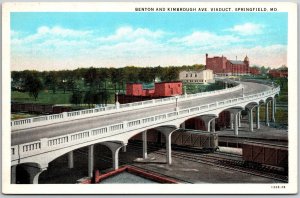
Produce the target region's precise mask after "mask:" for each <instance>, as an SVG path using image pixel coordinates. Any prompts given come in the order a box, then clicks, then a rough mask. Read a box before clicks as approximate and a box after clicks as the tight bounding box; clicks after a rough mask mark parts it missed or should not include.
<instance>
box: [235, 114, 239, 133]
mask: <svg viewBox="0 0 300 198" xmlns="http://www.w3.org/2000/svg"><path fill="white" fill-rule="evenodd" d="M238 116H239V113H235V114H234V135H236V136H238V134H239V126H238Z"/></svg>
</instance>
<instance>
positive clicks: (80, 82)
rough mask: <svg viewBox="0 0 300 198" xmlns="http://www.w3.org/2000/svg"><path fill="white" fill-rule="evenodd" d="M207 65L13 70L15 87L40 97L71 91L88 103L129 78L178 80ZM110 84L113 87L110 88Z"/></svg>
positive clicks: (77, 100)
mask: <svg viewBox="0 0 300 198" xmlns="http://www.w3.org/2000/svg"><path fill="white" fill-rule="evenodd" d="M188 69H190V70H194V69H204V66H203V65H192V66H180V67H175V66H170V67H161V66H157V67H135V66H128V67H124V68H95V67H90V68H78V69H75V70H61V71H42V72H39V71H35V70H24V71H13V72H12V73H11V78H12V89H13V90H17V91H23V92H28V93H29V95H30V96H32V97H34V99H35V100H36V99H37V98H38V95H39V92H40V91H41V90H43V89H47V90H51V91H52V92H53V94H55V93H56V91H57V90H63V91H64V93H65V92H66V91H71V92H72V96H71V98H70V102H71V103H73V104H80V103H81V102H82V100H83V101H84V102H85V103H88V104H95V103H99V101H105V102H106V103H107V100H108V97H109V89H111V86H112V87H113V88H112V89H113V90H114V92H116V91H117V90H118V91H120V90H124V84H126V83H128V82H146V83H149V82H153V81H155V79H159V80H161V81H175V80H178V76H179V72H180V71H181V70H188ZM109 86H110V88H109Z"/></svg>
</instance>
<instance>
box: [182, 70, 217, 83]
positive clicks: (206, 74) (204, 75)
mask: <svg viewBox="0 0 300 198" xmlns="http://www.w3.org/2000/svg"><path fill="white" fill-rule="evenodd" d="M179 80H181V81H182V82H188V83H201V84H207V83H213V82H214V74H213V71H212V70H210V69H206V70H200V71H181V72H180V73H179Z"/></svg>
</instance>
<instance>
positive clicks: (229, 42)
mask: <svg viewBox="0 0 300 198" xmlns="http://www.w3.org/2000/svg"><path fill="white" fill-rule="evenodd" d="M287 20H288V15H287V13H283V12H276V13H275V12H274V13H270V12H268V13H264V12H261V13H258V12H257V13H255V12H254V13H251V12H241V13H240V12H173V13H170V12H168V13H166V12H136V13H135V12H98V13H93V12H86V13H83V12H13V13H11V21H10V26H11V69H12V70H25V69H35V70H40V71H42V70H62V69H76V68H78V67H91V66H94V67H124V66H130V65H134V66H158V65H160V66H171V65H174V66H181V65H193V64H205V54H206V53H208V56H209V57H213V56H222V55H224V56H226V57H227V58H228V59H230V60H235V59H236V58H237V59H238V60H243V59H244V57H245V56H246V55H247V56H248V57H249V60H250V65H259V66H262V65H264V66H269V67H273V68H276V67H280V66H281V65H286V62H287V30H288V27H287Z"/></svg>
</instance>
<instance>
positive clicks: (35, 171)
mask: <svg viewBox="0 0 300 198" xmlns="http://www.w3.org/2000/svg"><path fill="white" fill-rule="evenodd" d="M47 166H48V165H46V166H41V167H44V168H40V167H37V166H36V165H32V164H30V165H26V166H24V168H25V170H26V171H27V172H28V173H29V182H30V184H38V183H39V176H40V174H41V173H42V172H43V171H44V170H47Z"/></svg>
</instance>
